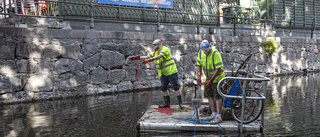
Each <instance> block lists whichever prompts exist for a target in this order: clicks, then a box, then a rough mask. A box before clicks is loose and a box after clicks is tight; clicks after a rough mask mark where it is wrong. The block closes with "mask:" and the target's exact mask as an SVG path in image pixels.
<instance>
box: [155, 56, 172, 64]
mask: <svg viewBox="0 0 320 137" xmlns="http://www.w3.org/2000/svg"><path fill="white" fill-rule="evenodd" d="M170 60H173V58H171V59H168V60H164V61H162V62H160V63H159V64H157V63H154V64H156V65H161V64H163V63H166V62H168V61H170Z"/></svg>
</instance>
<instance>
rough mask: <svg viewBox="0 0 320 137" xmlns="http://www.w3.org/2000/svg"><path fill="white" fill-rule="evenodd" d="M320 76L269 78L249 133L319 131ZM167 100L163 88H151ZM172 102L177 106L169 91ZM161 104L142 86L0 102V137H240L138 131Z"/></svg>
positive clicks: (186, 98) (186, 90)
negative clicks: (261, 117)
mask: <svg viewBox="0 0 320 137" xmlns="http://www.w3.org/2000/svg"><path fill="white" fill-rule="evenodd" d="M319 75H320V74H319V73H312V74H308V75H296V76H283V77H274V78H271V81H270V82H268V88H267V92H268V95H267V98H268V100H267V107H266V111H265V128H264V133H244V134H245V136H318V135H320V114H319V113H320V107H319V106H320V92H319V85H320V76H319ZM183 91H184V93H183V96H184V102H185V104H188V103H190V101H189V100H191V97H192V94H193V92H194V90H193V88H192V87H187V88H184V89H183ZM147 92H148V93H149V94H150V95H151V96H152V97H154V98H155V100H157V101H159V102H161V103H162V102H163V97H162V92H161V91H160V90H159V89H154V90H147ZM170 96H171V102H172V104H177V99H176V97H175V94H174V93H170ZM154 104H157V103H155V101H154V100H153V99H151V98H150V97H149V96H148V95H147V94H146V93H145V92H143V91H142V90H140V91H135V92H132V93H119V94H113V95H101V96H93V97H81V98H71V99H65V100H55V101H43V102H35V103H23V104H15V105H4V106H0V136H1V137H18V136H19V137H20V136H23V137H36V136H55V137H57V136H66V137H67V136H77V137H78V136H83V137H99V136H102V137H106V136H107V137H109V136H110V137H118V136H119V137H120V136H121V137H136V136H143V137H144V136H145V137H149V136H178V137H179V136H181V137H182V136H194V135H195V136H211V135H212V134H214V135H222V136H239V134H238V133H224V134H222V133H210V132H205V133H200V132H196V133H194V132H188V133H170V134H163V133H161V134H159V133H153V134H145V133H144V134H141V133H137V130H136V123H137V120H138V119H139V118H140V117H141V116H142V115H143V114H144V112H145V111H146V110H147V108H148V107H149V106H150V105H154Z"/></svg>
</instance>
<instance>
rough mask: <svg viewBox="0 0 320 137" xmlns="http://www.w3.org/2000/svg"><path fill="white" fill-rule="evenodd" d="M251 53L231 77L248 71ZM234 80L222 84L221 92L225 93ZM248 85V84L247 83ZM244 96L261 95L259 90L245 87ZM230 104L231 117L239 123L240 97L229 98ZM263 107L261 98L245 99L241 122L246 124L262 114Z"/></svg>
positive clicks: (241, 92)
mask: <svg viewBox="0 0 320 137" xmlns="http://www.w3.org/2000/svg"><path fill="white" fill-rule="evenodd" d="M252 55H253V54H252V53H250V55H249V56H248V57H247V58H246V59H245V61H243V63H242V64H241V66H240V67H239V68H238V70H237V71H236V73H235V74H232V77H237V76H238V75H240V74H241V75H247V74H248V71H246V70H245V68H246V66H247V64H248V61H249V60H250V58H251V57H252ZM235 81H236V80H229V81H227V83H225V84H224V86H223V90H222V91H223V93H224V94H226V93H227V91H229V90H230V88H231V87H230V86H231V85H233V84H234V83H235ZM248 85H249V84H248ZM245 91H246V92H245V96H246V97H262V96H261V94H260V93H259V92H257V91H256V90H255V89H250V88H247V87H246V90H245ZM242 94H243V91H242V90H241V91H240V92H238V93H237V94H236V96H242ZM230 106H231V115H232V117H233V119H235V120H236V121H237V122H238V123H241V108H242V99H234V98H232V99H231V100H230ZM263 109H264V104H263V101H262V100H254V99H246V100H245V105H244V119H243V124H248V123H251V122H253V121H255V120H256V119H258V118H259V117H260V115H261V114H262V111H263Z"/></svg>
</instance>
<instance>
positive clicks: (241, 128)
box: [240, 80, 247, 133]
mask: <svg viewBox="0 0 320 137" xmlns="http://www.w3.org/2000/svg"><path fill="white" fill-rule="evenodd" d="M246 87H247V80H244V82H243V88H242V89H243V90H242V106H241V123H240V133H242V131H243V118H244V105H245V103H246V102H245V98H246V97H245V95H246Z"/></svg>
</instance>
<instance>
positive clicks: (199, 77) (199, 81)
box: [197, 72, 202, 84]
mask: <svg viewBox="0 0 320 137" xmlns="http://www.w3.org/2000/svg"><path fill="white" fill-rule="evenodd" d="M201 75H202V73H201V72H198V73H197V84H200V83H201Z"/></svg>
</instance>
